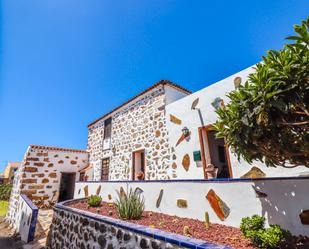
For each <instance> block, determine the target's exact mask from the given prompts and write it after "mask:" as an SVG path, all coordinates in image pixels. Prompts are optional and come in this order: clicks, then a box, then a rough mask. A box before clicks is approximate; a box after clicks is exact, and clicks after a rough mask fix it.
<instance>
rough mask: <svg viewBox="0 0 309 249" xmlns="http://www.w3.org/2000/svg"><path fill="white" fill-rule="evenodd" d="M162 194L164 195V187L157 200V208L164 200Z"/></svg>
mask: <svg viewBox="0 0 309 249" xmlns="http://www.w3.org/2000/svg"><path fill="white" fill-rule="evenodd" d="M162 196H163V189H161V190H160V193H159V196H158V199H157V202H156V208H159V207H160V204H161V201H162Z"/></svg>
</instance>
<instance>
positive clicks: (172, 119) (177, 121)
mask: <svg viewBox="0 0 309 249" xmlns="http://www.w3.org/2000/svg"><path fill="white" fill-rule="evenodd" d="M170 121H171V122H172V123H174V124H178V125H181V120H180V119H179V118H177V117H175V116H174V115H172V114H170Z"/></svg>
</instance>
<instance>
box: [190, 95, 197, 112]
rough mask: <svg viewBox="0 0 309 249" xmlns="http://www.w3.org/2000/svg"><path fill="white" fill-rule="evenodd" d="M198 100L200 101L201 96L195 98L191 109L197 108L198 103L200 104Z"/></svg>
mask: <svg viewBox="0 0 309 249" xmlns="http://www.w3.org/2000/svg"><path fill="white" fill-rule="evenodd" d="M198 102H199V98H197V99H195V100H194V101H193V102H192V105H191V110H195V108H196V107H197V105H198Z"/></svg>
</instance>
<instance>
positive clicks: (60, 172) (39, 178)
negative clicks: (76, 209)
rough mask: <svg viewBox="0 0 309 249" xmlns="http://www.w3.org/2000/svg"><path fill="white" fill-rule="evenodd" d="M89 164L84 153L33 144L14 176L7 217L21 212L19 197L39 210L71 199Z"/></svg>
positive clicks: (11, 217)
mask: <svg viewBox="0 0 309 249" xmlns="http://www.w3.org/2000/svg"><path fill="white" fill-rule="evenodd" d="M87 165H88V153H87V152H86V151H84V150H75V149H67V148H57V147H50V146H40V145H30V146H29V147H28V149H27V151H26V153H25V156H24V159H23V161H22V163H21V166H20V167H19V168H18V170H17V171H16V173H15V177H14V181H13V189H12V194H11V198H10V206H9V210H8V215H7V217H8V218H9V220H14V219H15V217H16V214H17V213H18V212H19V206H20V195H21V194H24V195H26V196H27V197H28V198H29V199H30V200H32V201H33V203H34V204H36V205H37V206H38V207H39V208H41V207H50V206H53V205H54V204H55V203H56V202H58V201H63V200H67V199H72V198H73V195H74V187H75V182H76V181H78V180H79V178H80V173H79V170H80V169H83V168H85V167H86V166H87Z"/></svg>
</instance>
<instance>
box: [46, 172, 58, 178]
mask: <svg viewBox="0 0 309 249" xmlns="http://www.w3.org/2000/svg"><path fill="white" fill-rule="evenodd" d="M48 176H49V177H50V178H56V177H57V173H54V172H53V173H49V175H48Z"/></svg>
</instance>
